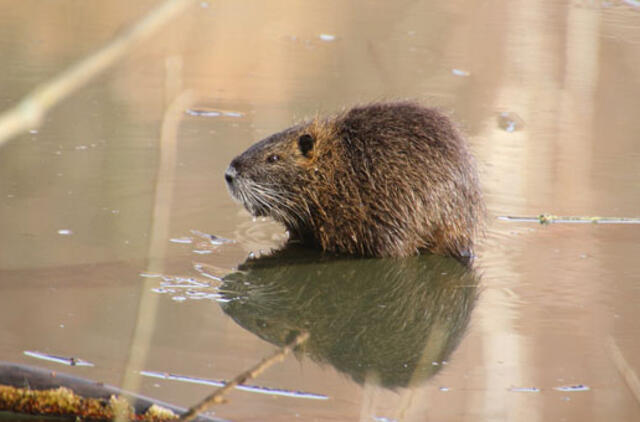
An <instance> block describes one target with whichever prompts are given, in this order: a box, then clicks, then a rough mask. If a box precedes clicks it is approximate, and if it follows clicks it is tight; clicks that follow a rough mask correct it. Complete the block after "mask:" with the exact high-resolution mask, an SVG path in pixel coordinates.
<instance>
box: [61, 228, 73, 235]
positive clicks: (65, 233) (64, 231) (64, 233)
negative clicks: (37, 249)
mask: <svg viewBox="0 0 640 422" xmlns="http://www.w3.org/2000/svg"><path fill="white" fill-rule="evenodd" d="M58 234H59V235H62V236H70V235H72V234H73V232H72V231H71V230H69V229H60V230H58Z"/></svg>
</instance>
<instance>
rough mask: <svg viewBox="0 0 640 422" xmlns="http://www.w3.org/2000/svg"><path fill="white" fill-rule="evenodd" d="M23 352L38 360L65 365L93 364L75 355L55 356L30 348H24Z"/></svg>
mask: <svg viewBox="0 0 640 422" xmlns="http://www.w3.org/2000/svg"><path fill="white" fill-rule="evenodd" d="M23 353H24V355H25V356H29V357H32V358H36V359H40V360H46V361H48V362H55V363H61V364H63V365H67V366H95V365H94V364H93V363H91V362H89V361H86V360H84V359H79V358H75V357H64V356H56V355H50V354H48V353H41V352H35V351H32V350H25V351H24V352H23Z"/></svg>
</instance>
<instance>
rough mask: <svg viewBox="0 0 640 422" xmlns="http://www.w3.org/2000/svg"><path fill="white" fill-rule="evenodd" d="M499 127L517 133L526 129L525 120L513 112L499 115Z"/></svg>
mask: <svg viewBox="0 0 640 422" xmlns="http://www.w3.org/2000/svg"><path fill="white" fill-rule="evenodd" d="M498 127H500V128H501V129H504V130H505V131H507V132H515V131H516V130H522V129H523V128H524V120H523V119H522V118H521V117H520V116H518V115H517V114H516V113H513V112H507V111H505V112H502V113H500V114H499V115H498Z"/></svg>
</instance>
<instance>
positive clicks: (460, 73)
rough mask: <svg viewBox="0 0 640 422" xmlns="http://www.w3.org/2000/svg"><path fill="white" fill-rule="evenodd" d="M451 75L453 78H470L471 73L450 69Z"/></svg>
mask: <svg viewBox="0 0 640 422" xmlns="http://www.w3.org/2000/svg"><path fill="white" fill-rule="evenodd" d="M451 73H452V74H453V75H455V76H464V77H466V76H470V75H471V72H467V71H466V70H462V69H451Z"/></svg>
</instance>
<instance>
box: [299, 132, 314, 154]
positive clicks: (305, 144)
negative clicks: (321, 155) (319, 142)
mask: <svg viewBox="0 0 640 422" xmlns="http://www.w3.org/2000/svg"><path fill="white" fill-rule="evenodd" d="M315 142H316V140H315V139H314V138H313V136H311V135H309V134H308V133H305V134H304V135H300V137H299V138H298V148H300V152H301V153H302V155H304V156H305V157H309V153H310V152H311V150H312V149H313V144H314V143H315Z"/></svg>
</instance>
